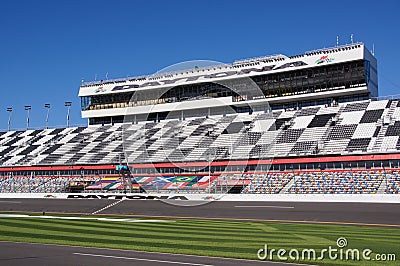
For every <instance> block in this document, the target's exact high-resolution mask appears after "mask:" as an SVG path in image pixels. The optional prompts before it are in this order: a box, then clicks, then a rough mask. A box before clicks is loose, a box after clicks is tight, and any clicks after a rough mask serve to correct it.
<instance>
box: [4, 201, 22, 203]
mask: <svg viewBox="0 0 400 266" xmlns="http://www.w3.org/2000/svg"><path fill="white" fill-rule="evenodd" d="M0 203H22V202H21V201H11V200H10V201H8V200H0Z"/></svg>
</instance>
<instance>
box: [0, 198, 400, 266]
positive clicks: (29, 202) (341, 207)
mask: <svg viewBox="0 0 400 266" xmlns="http://www.w3.org/2000/svg"><path fill="white" fill-rule="evenodd" d="M113 203H116V204H115V205H112V204H113ZM110 205H112V206H111V207H109V208H107V207H108V206H110ZM0 212H59V213H80V214H91V213H94V212H96V213H98V214H117V215H135V216H148V217H149V216H166V217H175V218H176V217H182V218H183V217H188V218H189V217H196V218H200V219H201V218H207V219H210V218H222V219H239V220H254V221H256V220H271V221H272V220H275V221H297V222H302V221H303V222H332V223H338V224H343V223H356V224H374V225H381V226H396V227H400V204H384V203H305V202H218V201H213V202H210V203H208V204H204V205H199V206H195V207H183V206H176V205H172V204H169V203H166V202H162V201H156V200H125V201H121V202H117V200H99V199H98V200H97V199H92V200H88V199H1V200H0ZM0 222H1V220H0ZM111 264H113V265H115V266H117V265H118V266H119V265H144V266H148V265H156V266H157V265H189V266H190V265H192V266H205V265H250V266H251V265H285V264H283V263H270V262H261V261H243V260H234V259H222V258H210V257H198V256H186V255H174V254H163V253H148V252H140V251H123V250H111V249H96V248H84V247H70V246H57V245H43V244H28V243H14V242H0V265H29V266H37V265H98V266H103V265H111Z"/></svg>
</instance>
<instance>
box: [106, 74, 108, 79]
mask: <svg viewBox="0 0 400 266" xmlns="http://www.w3.org/2000/svg"><path fill="white" fill-rule="evenodd" d="M106 80H108V72H106Z"/></svg>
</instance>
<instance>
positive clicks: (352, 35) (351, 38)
mask: <svg viewBox="0 0 400 266" xmlns="http://www.w3.org/2000/svg"><path fill="white" fill-rule="evenodd" d="M353 37H354V34H353V33H352V34H351V35H350V40H351V44H353V43H354V40H353V39H354V38H353Z"/></svg>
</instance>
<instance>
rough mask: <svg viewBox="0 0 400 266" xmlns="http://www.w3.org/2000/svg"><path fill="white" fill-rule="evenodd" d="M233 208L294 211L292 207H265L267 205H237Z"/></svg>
mask: <svg viewBox="0 0 400 266" xmlns="http://www.w3.org/2000/svg"><path fill="white" fill-rule="evenodd" d="M235 208H275V209H294V207H293V206H273V205H271V206H267V205H237V206H235Z"/></svg>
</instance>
